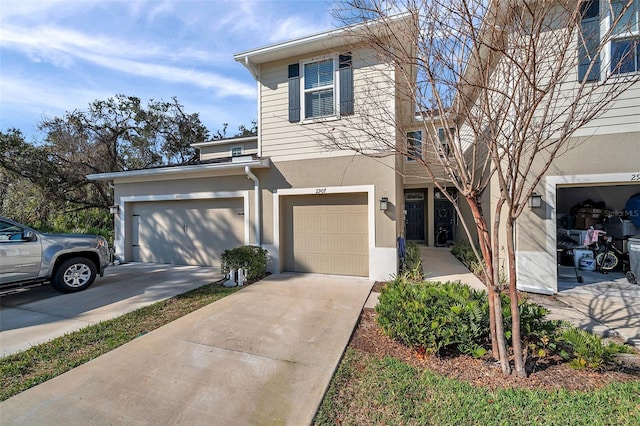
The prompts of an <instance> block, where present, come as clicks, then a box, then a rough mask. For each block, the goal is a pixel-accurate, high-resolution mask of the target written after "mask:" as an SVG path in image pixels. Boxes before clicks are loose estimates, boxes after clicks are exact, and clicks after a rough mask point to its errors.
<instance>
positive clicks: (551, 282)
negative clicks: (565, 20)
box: [492, 0, 640, 294]
mask: <svg viewBox="0 0 640 426" xmlns="http://www.w3.org/2000/svg"><path fill="white" fill-rule="evenodd" d="M608 3H609V2H608V0H602V1H598V0H595V1H590V2H589V1H585V2H583V3H582V12H583V15H582V23H581V28H582V31H583V32H584V33H585V34H586V35H587V36H589V35H592V40H593V41H595V44H598V41H599V39H600V34H605V33H606V32H607V31H608V30H609V26H610V25H611V24H610V22H611V16H610V15H609V11H610V10H613V12H614V13H619V11H620V10H622V6H623V4H626V3H627V0H611V6H612V8H611V9H610V8H609V4H608ZM639 26H640V2H638V1H637V0H634V1H633V2H632V4H631V7H630V8H629V10H628V11H627V13H626V15H625V17H624V18H623V19H622V20H621V21H620V24H619V28H616V29H614V31H613V34H614V36H613V39H612V40H611V42H609V43H608V44H607V46H606V48H605V49H604V51H603V52H601V55H600V57H599V58H597V60H596V65H597V66H594V67H593V68H592V69H591V73H590V75H589V78H588V79H589V80H593V81H598V80H600V79H604V78H605V76H612V77H613V79H612V80H611V84H615V82H616V77H617V76H620V77H621V78H623V77H625V76H629V75H631V74H635V75H637V74H638V73H639V72H640V28H639ZM578 45H579V43H578V42H577V41H576V52H575V54H576V55H577V56H576V57H578V58H582V60H581V63H580V64H579V65H578V67H577V69H576V70H575V73H572V74H570V75H569V76H568V77H567V79H568V80H570V82H568V85H570V84H572V83H571V82H575V81H578V80H581V79H582V78H583V77H584V76H585V73H586V72H587V71H588V66H587V65H588V63H589V60H588V58H587V55H586V54H585V52H584V49H583V48H581V47H578ZM580 46H581V45H580ZM588 48H589V42H587V49H588ZM621 58H624V62H623V64H622V66H620V61H621ZM573 84H575V83H573ZM537 193H538V194H540V195H541V196H542V200H541V201H542V203H541V204H542V205H541V207H540V208H530V209H526V210H525V211H524V214H523V215H522V216H521V217H520V218H519V220H518V222H517V225H516V242H515V244H516V266H517V277H518V288H519V289H521V290H525V291H531V292H536V293H545V294H552V293H555V292H557V291H558V272H557V264H558V252H557V248H558V243H557V241H558V235H561V234H566V233H567V232H568V233H569V234H570V235H571V236H572V237H573V238H574V239H576V240H579V239H580V237H579V235H581V234H585V231H584V230H585V229H588V228H589V227H590V226H594V227H603V228H605V229H608V230H609V233H610V234H613V235H614V236H616V237H624V236H625V235H629V234H640V228H638V227H635V226H632V225H631V222H630V221H629V220H628V219H629V218H631V217H635V218H636V219H635V220H636V221H637V220H638V219H637V218H638V216H639V215H640V211H637V210H635V211H627V210H626V209H625V205H626V203H627V201H628V200H629V199H630V198H631V197H632V196H633V195H634V194H640V84H638V81H637V80H636V82H635V83H634V84H633V85H632V86H631V87H629V88H628V89H627V90H626V91H625V92H623V93H622V94H621V96H619V97H618V98H617V99H616V100H615V101H613V102H612V103H611V104H610V105H609V108H608V109H607V110H606V111H605V112H604V114H603V115H601V116H600V117H599V118H597V119H595V120H593V121H591V122H590V123H588V124H587V125H585V126H584V127H582V128H581V129H579V130H578V132H577V133H576V134H575V135H574V139H573V141H572V143H571V144H570V151H569V152H567V153H566V154H564V155H561V156H559V157H557V158H556V159H555V160H554V162H553V163H552V166H551V168H550V169H549V171H548V172H547V173H546V174H545V175H544V178H543V179H542V182H541V183H540V184H539V185H538V187H537ZM590 202H592V203H594V204H597V205H598V206H600V209H602V206H604V209H602V211H600V212H599V213H595V212H596V210H591V211H590V212H589V213H577V214H575V213H576V209H578V207H579V205H580V204H583V203H587V204H589V203H590ZM591 205H592V206H593V204H591ZM492 207H493V204H492ZM587 211H589V210H587ZM592 212H593V213H592ZM605 214H610V215H613V216H614V217H613V218H612V219H610V220H609V221H610V222H612V223H611V224H607V223H606V219H605ZM616 217H618V218H619V219H616ZM623 219H624V220H626V221H625V230H624V231H620V224H619V220H623ZM566 228H569V229H568V231H567V230H565V229H566ZM616 243H617V244H619V245H620V247H621V248H622V246H623V245H624V246H625V247H626V244H624V243H623V242H622V241H618V242H616ZM501 256H502V255H501Z"/></svg>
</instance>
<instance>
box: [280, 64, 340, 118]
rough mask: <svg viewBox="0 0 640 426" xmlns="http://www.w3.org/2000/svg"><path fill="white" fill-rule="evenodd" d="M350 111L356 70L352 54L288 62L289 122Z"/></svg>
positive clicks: (338, 114) (334, 115)
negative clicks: (353, 65) (352, 62)
mask: <svg viewBox="0 0 640 426" xmlns="http://www.w3.org/2000/svg"><path fill="white" fill-rule="evenodd" d="M301 74H302V75H301ZM351 114H353V70H352V65H351V54H350V53H346V54H343V55H338V56H337V57H333V58H323V59H321V60H318V61H310V62H303V63H301V64H291V65H289V121H290V122H292V123H293V122H299V121H304V120H313V119H318V118H326V117H337V116H343V115H351Z"/></svg>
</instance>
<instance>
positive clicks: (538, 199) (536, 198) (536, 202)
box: [529, 192, 542, 209]
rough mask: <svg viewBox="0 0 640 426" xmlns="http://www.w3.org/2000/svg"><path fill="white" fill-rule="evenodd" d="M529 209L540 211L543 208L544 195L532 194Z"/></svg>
mask: <svg viewBox="0 0 640 426" xmlns="http://www.w3.org/2000/svg"><path fill="white" fill-rule="evenodd" d="M529 207H531V208H532V209H538V208H540V207H542V195H540V194H538V193H535V192H534V193H532V194H531V197H529Z"/></svg>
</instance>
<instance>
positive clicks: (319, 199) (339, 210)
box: [282, 193, 369, 276]
mask: <svg viewBox="0 0 640 426" xmlns="http://www.w3.org/2000/svg"><path fill="white" fill-rule="evenodd" d="M283 207H284V215H283V224H284V226H283V227H282V229H283V236H282V237H283V238H282V241H284V258H285V270H287V271H294V272H314V273H324V274H336V275H357V276H368V275H369V235H368V220H367V194H359V193H358V194H327V195H295V196H288V197H285V198H284V206H283Z"/></svg>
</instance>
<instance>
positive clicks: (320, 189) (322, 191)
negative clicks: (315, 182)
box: [316, 188, 327, 194]
mask: <svg viewBox="0 0 640 426" xmlns="http://www.w3.org/2000/svg"><path fill="white" fill-rule="evenodd" d="M326 193H327V188H316V194H326Z"/></svg>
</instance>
